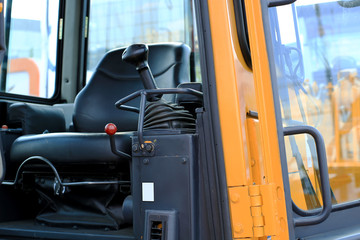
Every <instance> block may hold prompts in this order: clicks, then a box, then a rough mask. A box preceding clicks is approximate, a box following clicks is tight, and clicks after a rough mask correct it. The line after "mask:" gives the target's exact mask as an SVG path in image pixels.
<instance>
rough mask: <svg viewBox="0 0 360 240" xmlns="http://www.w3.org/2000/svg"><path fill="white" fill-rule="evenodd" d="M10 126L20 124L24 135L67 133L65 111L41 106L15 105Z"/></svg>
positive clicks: (12, 109)
mask: <svg viewBox="0 0 360 240" xmlns="http://www.w3.org/2000/svg"><path fill="white" fill-rule="evenodd" d="M8 124H9V125H11V124H20V127H21V128H22V129H23V134H41V133H44V132H65V131H66V125H65V116H64V112H63V110H62V109H60V108H54V107H52V106H47V105H40V104H30V103H14V104H12V105H10V107H9V109H8Z"/></svg>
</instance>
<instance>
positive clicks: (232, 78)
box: [208, 0, 250, 187]
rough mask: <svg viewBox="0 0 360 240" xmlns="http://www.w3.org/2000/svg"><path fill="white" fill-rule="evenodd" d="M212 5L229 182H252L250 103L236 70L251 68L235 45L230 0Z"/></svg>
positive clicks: (213, 39) (210, 6)
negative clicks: (247, 130)
mask: <svg viewBox="0 0 360 240" xmlns="http://www.w3.org/2000/svg"><path fill="white" fill-rule="evenodd" d="M208 6H209V17H210V26H211V37H212V43H213V56H214V64H215V76H216V85H217V86H216V87H217V95H218V104H219V115H220V124H221V134H222V142H223V150H224V157H225V168H226V177H227V183H228V186H229V187H236V186H242V185H248V184H249V183H250V173H249V172H248V171H247V169H249V168H248V162H247V160H248V150H247V143H246V134H245V127H244V126H245V124H244V122H245V119H246V105H245V101H244V97H243V95H242V91H241V90H240V84H239V83H238V79H237V73H236V72H237V71H240V72H241V71H242V72H244V71H245V72H247V70H246V69H244V68H243V67H242V64H241V62H240V60H239V59H238V58H237V55H236V53H235V50H234V47H233V39H232V35H231V27H230V22H229V13H228V3H227V1H225V0H224V1H209V2H208ZM245 74H246V73H245Z"/></svg>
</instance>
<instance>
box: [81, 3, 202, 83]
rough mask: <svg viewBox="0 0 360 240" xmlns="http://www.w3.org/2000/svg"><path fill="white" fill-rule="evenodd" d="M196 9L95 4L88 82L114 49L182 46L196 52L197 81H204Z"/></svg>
mask: <svg viewBox="0 0 360 240" xmlns="http://www.w3.org/2000/svg"><path fill="white" fill-rule="evenodd" d="M192 9H193V3H192V1H191V0H185V1H184V0H141V1H128V0H91V4H90V20H89V37H88V54H87V77H86V80H87V81H88V80H89V79H90V77H91V76H92V73H93V72H94V70H95V67H96V65H97V63H98V62H99V60H100V59H101V58H102V57H103V56H104V54H105V53H106V52H107V51H110V50H112V49H115V48H119V47H126V46H129V45H130V44H133V43H158V42H182V43H186V44H187V45H189V46H190V48H191V49H192V57H193V58H194V59H195V60H194V61H193V64H192V65H193V66H192V67H193V68H194V69H193V70H194V73H195V74H194V75H196V77H193V78H196V81H200V65H199V57H198V51H199V50H198V44H197V35H196V29H195V26H194V21H193V11H192ZM193 80H195V79H193Z"/></svg>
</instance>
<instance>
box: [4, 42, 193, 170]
mask: <svg viewBox="0 0 360 240" xmlns="http://www.w3.org/2000/svg"><path fill="white" fill-rule="evenodd" d="M124 49H125V48H120V49H115V50H113V51H110V52H108V53H107V54H106V55H105V56H104V57H103V59H102V60H101V61H100V63H99V64H98V66H97V68H96V70H95V72H94V74H93V76H92V78H91V79H90V81H89V82H88V84H87V85H86V86H85V87H84V89H82V90H81V91H80V93H79V94H78V95H77V97H76V99H75V103H74V105H75V110H74V114H73V123H74V129H75V132H61V133H47V134H35V135H24V136H21V137H19V138H18V139H17V140H16V141H15V142H14V143H13V145H12V148H11V153H10V162H11V165H17V166H18V165H19V164H21V163H22V162H23V161H24V160H25V159H27V158H28V157H31V156H42V157H45V158H47V159H48V160H50V161H51V162H52V163H53V164H54V165H55V166H61V165H68V164H75V165H80V166H81V165H83V166H84V165H85V164H86V165H91V164H102V165H103V164H105V165H106V164H109V163H116V164H117V165H119V164H120V165H121V164H126V165H128V163H127V162H128V160H126V159H121V158H119V157H118V156H116V155H114V154H113V153H112V152H111V149H110V141H109V137H108V136H107V135H106V134H105V133H104V126H105V125H106V124H107V123H109V122H112V123H115V124H116V125H117V127H118V133H117V134H116V136H115V137H116V145H117V149H119V150H121V151H123V152H125V153H127V154H130V152H131V139H130V136H131V132H132V131H136V129H137V120H138V114H137V113H134V112H129V111H123V110H119V109H117V108H116V107H115V106H114V104H115V102H116V101H117V100H119V99H121V98H123V97H125V96H127V95H129V94H131V93H133V92H135V91H137V90H140V89H143V88H144V87H143V85H142V82H141V80H140V77H139V74H138V72H136V70H135V68H134V67H133V66H132V65H130V64H128V63H125V62H123V61H122V57H121V56H122V53H123V51H124ZM189 57H190V48H189V47H188V46H187V45H185V44H182V43H161V44H150V45H149V65H150V67H151V69H152V72H153V74H154V77H155V80H156V82H157V85H158V86H159V87H160V88H175V87H176V86H177V85H179V84H181V83H183V82H188V81H189ZM166 97H167V98H171V99H168V100H173V98H174V96H171V95H168V96H165V98H166ZM128 105H132V106H136V107H138V105H139V100H138V99H135V100H133V101H132V102H130V103H129V104H128ZM119 132H120V133H119Z"/></svg>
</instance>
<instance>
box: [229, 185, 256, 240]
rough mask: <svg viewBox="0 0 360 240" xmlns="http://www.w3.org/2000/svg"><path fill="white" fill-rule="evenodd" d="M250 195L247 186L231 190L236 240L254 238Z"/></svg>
mask: <svg viewBox="0 0 360 240" xmlns="http://www.w3.org/2000/svg"><path fill="white" fill-rule="evenodd" d="M248 193H249V189H248V187H247V186H243V187H233V188H229V199H230V207H231V213H230V214H231V219H232V222H233V223H232V224H233V237H234V238H236V239H238V238H251V237H252V236H253V229H252V228H253V220H252V215H251V209H250V206H251V204H250V197H249V195H248ZM239 213H241V214H239Z"/></svg>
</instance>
